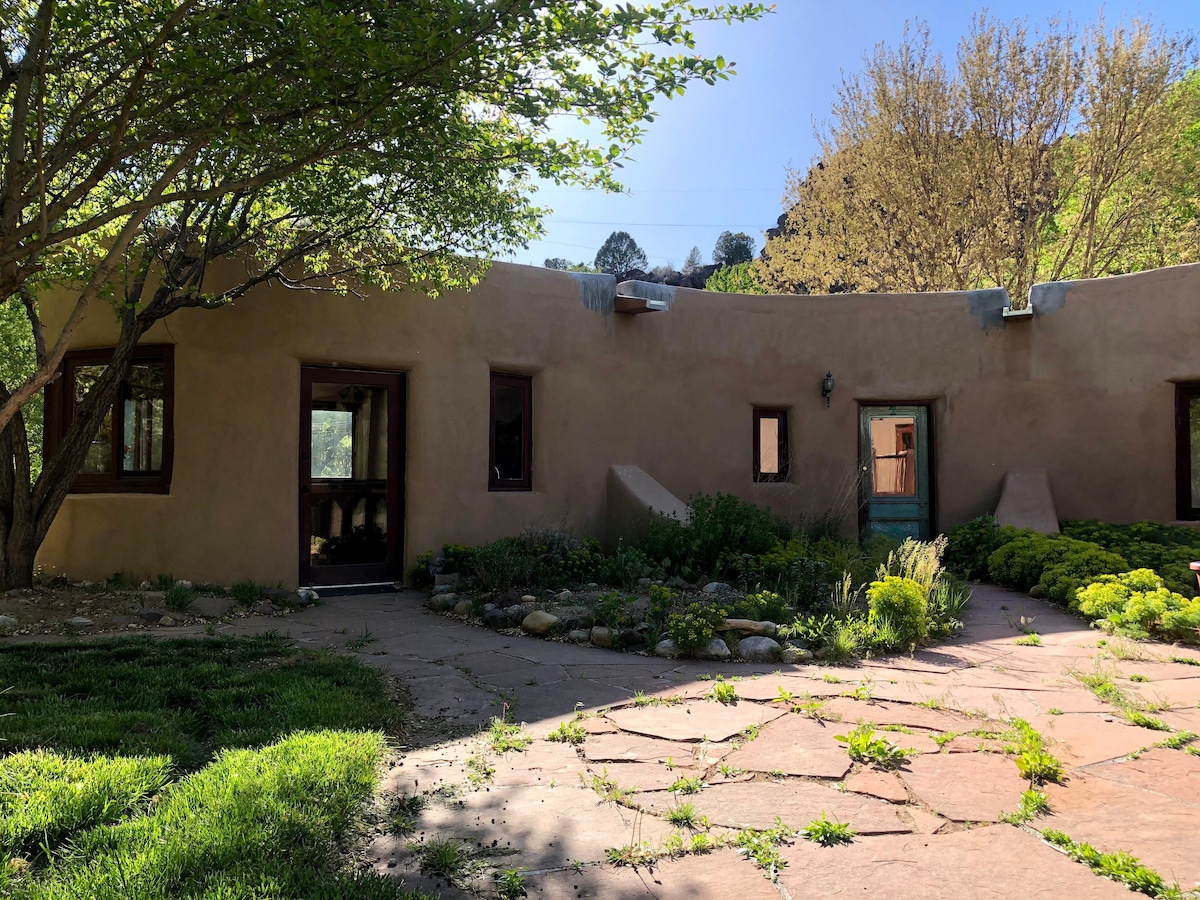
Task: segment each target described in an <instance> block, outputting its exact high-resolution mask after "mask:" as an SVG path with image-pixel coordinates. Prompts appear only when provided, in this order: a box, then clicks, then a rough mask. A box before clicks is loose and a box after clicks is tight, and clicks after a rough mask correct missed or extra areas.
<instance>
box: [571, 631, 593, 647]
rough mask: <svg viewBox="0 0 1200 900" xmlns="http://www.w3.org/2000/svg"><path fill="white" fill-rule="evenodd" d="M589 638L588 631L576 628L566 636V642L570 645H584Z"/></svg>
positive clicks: (589, 633) (590, 634)
mask: <svg viewBox="0 0 1200 900" xmlns="http://www.w3.org/2000/svg"><path fill="white" fill-rule="evenodd" d="M591 636H592V633H591V632H590V631H585V630H583V629H582V628H577V629H575V630H574V631H571V632H569V633H568V634H567V640H568V641H570V642H571V643H572V644H586V643H587V642H588V639H589V638H590V637H591Z"/></svg>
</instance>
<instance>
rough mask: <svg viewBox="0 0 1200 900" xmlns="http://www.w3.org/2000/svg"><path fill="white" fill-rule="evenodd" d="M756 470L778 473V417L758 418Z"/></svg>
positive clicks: (762, 472) (771, 473)
mask: <svg viewBox="0 0 1200 900" xmlns="http://www.w3.org/2000/svg"><path fill="white" fill-rule="evenodd" d="M758 471H759V472H760V473H761V474H763V475H778V474H779V419H778V418H776V417H775V416H763V417H762V418H761V419H759V420H758Z"/></svg>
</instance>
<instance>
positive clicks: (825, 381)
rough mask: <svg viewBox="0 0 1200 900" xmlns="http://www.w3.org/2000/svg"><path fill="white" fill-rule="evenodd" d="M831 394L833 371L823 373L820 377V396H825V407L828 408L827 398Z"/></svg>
mask: <svg viewBox="0 0 1200 900" xmlns="http://www.w3.org/2000/svg"><path fill="white" fill-rule="evenodd" d="M832 394H833V372H832V371H829V372H826V373H825V377H824V378H822V379H821V396H822V397H824V398H825V408H826V409H828V408H829V398H830V396H831V395H832Z"/></svg>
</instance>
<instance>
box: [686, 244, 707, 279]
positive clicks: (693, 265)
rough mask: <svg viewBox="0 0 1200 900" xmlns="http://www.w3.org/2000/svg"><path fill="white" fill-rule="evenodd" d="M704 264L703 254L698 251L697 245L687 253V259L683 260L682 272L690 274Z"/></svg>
mask: <svg viewBox="0 0 1200 900" xmlns="http://www.w3.org/2000/svg"><path fill="white" fill-rule="evenodd" d="M702 265H704V256H703V254H701V253H700V248H699V247H693V248H692V252H691V253H689V254H688V255H687V259H685V260H684V261H683V274H684V275H691V274H692V273H693V272H694V271H696V270H697V269H698V268H700V267H701V266H702Z"/></svg>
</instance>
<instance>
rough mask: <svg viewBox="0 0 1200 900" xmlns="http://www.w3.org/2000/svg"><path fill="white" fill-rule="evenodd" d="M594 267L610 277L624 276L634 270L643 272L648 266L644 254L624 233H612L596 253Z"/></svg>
mask: <svg viewBox="0 0 1200 900" xmlns="http://www.w3.org/2000/svg"><path fill="white" fill-rule="evenodd" d="M594 265H595V266H596V268H597V269H599V270H600V271H601V272H607V273H608V274H610V275H624V274H625V273H626V272H632V271H633V270H634V269H639V270H642V271H644V270H645V268H646V266H647V265H649V263H648V261H647V260H646V254H645V252H644V251H643V250H642V248H641V247H639V246H638V243H637V241H635V240H634V239H633V238H632V237H630V235H629V233H628V232H626V231H614V232H613V233H612V234H610V235H609V236H608V237H607V238H605V240H604V243H603V244H601V245H600V249H599V250H597V251H596V260H595V262H594Z"/></svg>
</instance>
